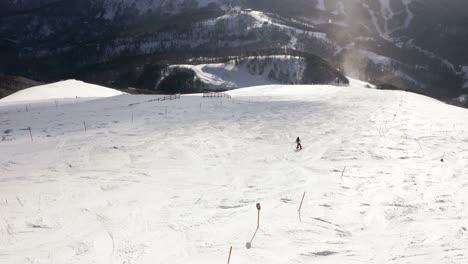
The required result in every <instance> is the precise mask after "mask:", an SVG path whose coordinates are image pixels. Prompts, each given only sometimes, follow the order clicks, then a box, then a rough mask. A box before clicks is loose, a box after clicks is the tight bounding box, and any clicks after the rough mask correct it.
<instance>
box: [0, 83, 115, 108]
mask: <svg viewBox="0 0 468 264" xmlns="http://www.w3.org/2000/svg"><path fill="white" fill-rule="evenodd" d="M122 94H124V93H123V92H120V91H117V90H114V89H111V88H107V87H103V86H99V85H94V84H89V83H85V82H81V81H77V80H67V81H61V82H56V83H52V84H46V85H40V86H35V87H31V88H28V89H25V90H21V91H18V92H16V93H14V94H12V95H10V96H7V97H5V98H2V99H0V103H20V102H31V101H44V100H53V99H66V98H76V97H82V98H101V97H111V96H117V95H122Z"/></svg>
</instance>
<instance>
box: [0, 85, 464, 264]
mask: <svg viewBox="0 0 468 264" xmlns="http://www.w3.org/2000/svg"><path fill="white" fill-rule="evenodd" d="M354 83H357V82H354ZM354 86H358V85H356V84H355V85H354ZM229 94H230V95H232V99H228V98H203V97H202V96H200V95H190V96H182V97H181V99H180V100H174V101H152V102H148V101H150V100H152V99H155V98H157V96H130V95H122V96H118V97H113V98H107V99H102V100H96V101H90V102H83V103H78V104H69V105H63V106H60V107H58V108H56V107H55V106H48V107H42V108H34V107H32V108H31V109H30V111H29V112H25V111H17V110H16V109H15V108H14V107H0V133H3V134H2V136H3V138H4V141H0V263H15V264H16V263H18V264H22V263H34V264H43V263H72V264H78V263H80V264H81V263H83V264H85V263H138V264H150V263H151V264H154V263H171V264H176V263H184V264H186V263H203V264H207V263H208V264H210V263H213V264H214V263H226V262H227V259H228V253H229V248H230V246H232V247H233V250H232V256H231V260H230V263H231V264H235V263H258V264H264V263H269V264H271V263H274V264H275V263H375V264H381V263H395V264H400V263H415V264H428V263H433V264H444V263H446V264H449V263H451V264H452V263H460V264H462V263H468V251H467V246H468V206H467V202H468V163H467V162H468V136H467V135H468V133H467V131H468V110H466V109H461V108H456V107H453V106H449V105H446V104H443V103H441V102H438V101H436V100H433V99H430V98H427V97H423V96H419V95H415V94H411V93H406V92H401V91H379V90H375V89H365V88H362V87H334V86H280V85H275V86H262V87H252V88H245V89H239V90H235V91H232V92H229ZM134 103H139V104H134ZM129 104H134V105H133V106H129ZM166 111H167V112H166ZM132 113H133V122H132ZM83 122H85V124H86V127H87V130H86V132H85V131H84V123H83ZM28 127H31V129H32V136H33V140H34V141H31V139H30V134H29V131H28V130H21V129H24V128H28ZM298 136H299V137H301V139H302V142H303V145H304V149H303V150H302V151H300V152H296V151H295V150H294V149H295V146H294V141H295V139H296V137H298ZM441 159H443V162H442V161H441ZM304 192H305V193H306V194H305V198H304V202H303V205H302V209H301V215H300V217H299V214H298V208H299V204H300V201H301V198H302V196H303V193H304ZM257 202H259V203H261V206H262V209H261V219H260V228H259V230H258V231H257V232H256V233H255V231H256V225H257V209H256V206H255V204H256V203H257ZM254 234H255V236H254ZM253 236H254V237H253ZM252 237H253V240H252ZM247 242H251V248H250V249H247V248H246V243H247Z"/></svg>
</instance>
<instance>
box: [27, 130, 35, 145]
mask: <svg viewBox="0 0 468 264" xmlns="http://www.w3.org/2000/svg"><path fill="white" fill-rule="evenodd" d="M28 130H29V136H30V137H31V142H32V141H34V140H33V136H32V129H31V127H28Z"/></svg>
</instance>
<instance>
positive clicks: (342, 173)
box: [340, 166, 346, 181]
mask: <svg viewBox="0 0 468 264" xmlns="http://www.w3.org/2000/svg"><path fill="white" fill-rule="evenodd" d="M345 170H346V166H345V167H344V168H343V171H342V172H341V177H340V178H341V181H343V175H344V173H345Z"/></svg>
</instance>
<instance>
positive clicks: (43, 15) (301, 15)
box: [0, 0, 468, 98]
mask: <svg viewBox="0 0 468 264" xmlns="http://www.w3.org/2000/svg"><path fill="white" fill-rule="evenodd" d="M33 2H34V3H33ZM285 3H287V4H285ZM3 4H4V5H8V6H7V7H8V8H4V9H3V10H7V11H4V12H5V14H4V15H2V16H1V17H0V47H1V49H0V56H1V57H2V58H3V59H2V61H1V63H0V71H5V72H10V73H13V74H19V75H25V76H27V77H32V78H35V79H39V80H51V79H59V78H63V77H64V76H65V77H70V76H72V77H76V78H84V79H87V80H89V81H94V82H99V83H106V84H108V85H116V86H120V87H123V86H127V85H133V86H138V84H139V83H141V82H140V81H139V80H140V79H142V78H145V77H144V76H143V75H145V76H146V75H148V72H147V71H146V69H151V68H155V66H154V65H157V64H159V63H161V62H163V63H168V64H184V63H186V60H188V59H190V58H191V57H197V56H216V57H220V56H223V55H227V56H237V55H241V54H243V53H245V51H255V50H262V49H281V48H288V49H295V50H300V51H303V52H309V53H311V54H316V55H319V56H321V57H322V58H324V59H325V60H327V61H328V62H329V63H330V64H331V65H332V67H334V68H339V69H341V70H343V71H344V72H345V74H347V75H350V76H352V77H359V78H361V79H366V80H368V81H372V82H375V83H390V84H392V85H395V86H397V87H400V88H405V89H410V90H416V91H418V92H421V93H424V94H428V95H432V96H438V97H441V98H442V97H444V98H445V97H449V98H451V97H456V96H459V95H460V94H463V93H466V90H465V89H466V88H463V87H468V77H467V75H466V74H465V72H466V71H464V70H463V69H465V68H466V67H467V66H468V53H466V52H465V50H464V47H465V46H466V44H467V43H468V40H467V37H466V36H467V35H468V27H467V25H468V16H466V11H465V10H468V4H467V3H466V1H462V0H448V1H438V0H426V1H416V0H392V1H390V0H379V1H376V0H351V1H344V0H326V1H325V0H292V1H287V2H285V1H284V0H237V1H229V0H177V1H163V0H83V1H42V2H40V1H39V2H37V1H28V0H23V1H7V2H6V4H5V3H3ZM31 7H34V8H31ZM8 10H15V11H8ZM19 25H21V26H19ZM276 55H285V54H276ZM25 65H27V67H25ZM145 68H146V69H145ZM156 68H157V67H156ZM116 80H118V81H116ZM152 86H154V84H153V85H152Z"/></svg>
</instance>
